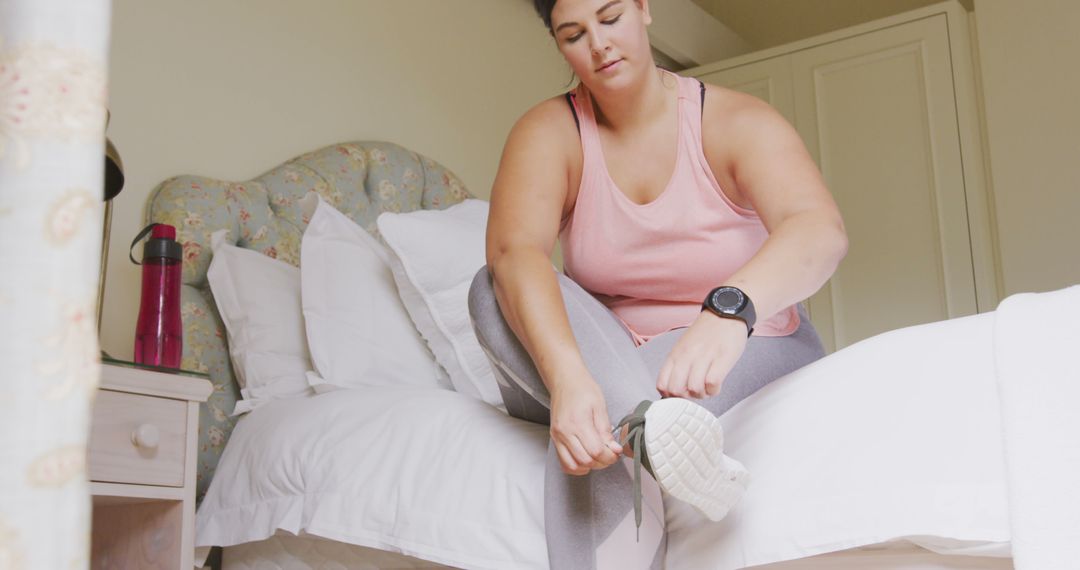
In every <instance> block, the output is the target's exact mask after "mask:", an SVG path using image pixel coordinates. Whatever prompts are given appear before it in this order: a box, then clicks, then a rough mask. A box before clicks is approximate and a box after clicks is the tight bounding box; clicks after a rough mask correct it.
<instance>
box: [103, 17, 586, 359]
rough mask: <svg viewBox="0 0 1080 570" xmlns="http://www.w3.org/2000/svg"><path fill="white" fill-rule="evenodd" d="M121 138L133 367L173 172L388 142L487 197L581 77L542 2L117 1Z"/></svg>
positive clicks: (118, 335)
mask: <svg viewBox="0 0 1080 570" xmlns="http://www.w3.org/2000/svg"><path fill="white" fill-rule="evenodd" d="M112 25H113V28H112V52H111V61H110V65H109V67H110V70H109V71H110V77H109V81H110V95H109V101H110V104H109V107H110V110H111V112H112V122H111V124H110V126H109V130H108V134H109V137H110V138H111V139H112V140H113V141H114V142H115V143H116V145H117V147H118V149H119V150H120V153H121V156H122V158H123V162H124V167H125V172H126V178H127V181H126V184H125V187H124V191H123V193H122V194H121V195H120V196H119V197H118V198H117V199H116V202H115V210H114V219H113V226H112V239H111V245H110V248H111V252H110V258H109V269H108V273H107V279H108V281H107V289H106V296H105V315H104V318H103V322H104V325H103V330H102V346H103V348H104V349H105V350H106V351H108V352H109V353H110V354H112V355H113V356H116V357H124V358H130V356H131V353H132V339H133V338H134V336H133V335H134V325H135V320H136V317H137V313H138V299H139V288H140V285H139V270H138V269H139V268H138V267H136V266H134V265H132V264H131V263H130V262H129V261H128V260H127V249H128V245H129V244H130V242H131V239H132V238H133V237H134V236H135V234H136V233H137V231H138V230H139V229H140V228H141V225H142V221H143V209H144V205H145V202H146V199H147V197H148V195H149V193H150V190H151V189H152V188H153V187H154V186H155V185H156V184H157V183H158V182H160V181H161V180H163V179H164V178H167V177H169V176H172V175H176V174H199V175H205V176H212V177H217V178H224V179H238V180H243V179H248V178H252V177H254V176H257V175H258V174H260V173H262V172H263V171H265V170H267V169H269V168H271V167H273V166H275V165H277V164H278V163H280V162H282V161H284V160H287V159H289V158H291V157H293V156H295V155H297V154H300V153H302V152H304V151H308V150H312V149H314V148H317V147H320V146H323V145H326V144H331V143H334V142H340V141H347V140H365V139H378V140H389V141H393V142H396V143H399V144H402V145H404V146H406V147H408V148H411V149H414V150H416V151H418V152H420V153H423V154H426V155H428V156H430V157H432V158H434V159H435V160H437V161H439V162H441V163H442V164H444V165H445V166H447V167H448V168H450V169H451V170H453V171H454V172H455V173H457V174H458V175H459V176H460V177H461V178H462V180H463V181H464V182H465V184H466V185H467V186H468V187H469V189H470V190H471V191H472V192H473V193H474V194H476V195H478V196H481V197H487V196H489V195H490V187H491V183H492V180H493V179H494V175H495V170H496V168H497V166H498V161H499V155H500V153H501V149H502V144H503V142H504V140H505V137H506V134H507V133H508V131H509V129H510V127H511V126H512V125H513V122H514V120H515V119H516V118H517V117H518V116H520V114H521V113H522V112H524V111H525V110H526V109H527V108H528V107H530V106H531V105H532V104H534V103H536V102H538V101H540V100H541V99H544V98H546V97H549V96H552V95H554V94H556V93H558V92H560V91H562V90H564V89H565V87H566V84H567V81H568V80H569V79H570V72H569V68H568V67H567V66H566V64H565V63H564V62H563V60H562V58H561V56H560V55H559V54H558V52H557V51H556V49H555V47H554V44H553V43H552V41H551V39H550V36H548V34H547V31H546V30H545V29H544V27H543V24H542V23H541V21H540V19H539V18H537V17H536V16H535V14H534V13H533V11H532V6H531V2H524V1H520V0H518V1H510V0H467V1H454V2H447V1H443V0H440V1H434V0H393V1H386V0H320V1H319V2H302V1H299V0H293V1H276V2H265V1H258V0H230V1H229V2H219V1H212V0H186V1H184V2H176V1H171V0H115V1H114V3H113V24H112Z"/></svg>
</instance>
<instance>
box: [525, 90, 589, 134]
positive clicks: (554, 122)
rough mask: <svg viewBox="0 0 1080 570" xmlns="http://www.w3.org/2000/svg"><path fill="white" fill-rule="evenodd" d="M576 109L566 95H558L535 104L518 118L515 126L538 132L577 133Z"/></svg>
mask: <svg viewBox="0 0 1080 570" xmlns="http://www.w3.org/2000/svg"><path fill="white" fill-rule="evenodd" d="M576 125H577V123H576V121H575V119H574V110H573V108H572V107H571V106H570V104H569V102H568V101H567V100H566V95H565V94H563V95H556V96H554V97H551V98H549V99H545V100H543V101H541V102H539V103H537V104H535V105H533V106H532V107H531V108H530V109H529V110H528V111H525V113H524V114H522V115H521V117H520V118H518V120H517V123H515V125H514V128H515V129H517V128H518V127H521V128H522V129H527V130H529V131H532V132H534V133H537V134H547V135H549V136H559V135H562V136H564V137H565V136H566V135H567V134H570V135H574V136H575V137H576V134H577V126H576Z"/></svg>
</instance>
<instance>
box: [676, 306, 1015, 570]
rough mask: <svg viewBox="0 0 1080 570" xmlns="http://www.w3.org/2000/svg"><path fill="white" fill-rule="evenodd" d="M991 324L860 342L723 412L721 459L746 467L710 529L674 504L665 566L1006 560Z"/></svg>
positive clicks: (931, 327) (955, 323)
mask: <svg viewBox="0 0 1080 570" xmlns="http://www.w3.org/2000/svg"><path fill="white" fill-rule="evenodd" d="M993 325H994V315H993V314H983V315H976V316H972V317H965V318H957V319H951V320H947V321H942V322H937V323H931V324H927V325H920V326H915V327H908V328H904V329H899V330H896V331H892V332H888V333H885V334H881V335H878V336H875V337H873V338H870V339H867V340H864V341H862V342H859V343H857V344H854V345H852V346H849V347H847V348H844V349H843V350H840V351H837V352H835V353H833V354H831V355H829V356H826V357H825V358H823V359H821V360H819V361H817V362H814V363H812V364H810V365H809V366H806V367H804V368H802V369H800V370H797V371H795V372H793V373H791V374H789V375H787V376H785V377H783V378H780V379H778V380H776V381H775V382H773V383H771V384H769V385H767V386H765V387H764V388H762V389H761V390H759V391H758V392H756V393H755V394H753V395H752V396H750V397H749V398H747V399H745V400H743V401H742V402H739V403H738V404H736V405H735V406H734V407H733V408H731V409H730V410H728V411H727V412H726V413H725V414H724V415H723V416H721V417H720V421H721V423H722V424H723V426H724V432H725V433H724V436H725V437H724V440H725V449H724V452H725V453H727V454H728V455H730V456H731V457H734V458H735V459H738V460H739V461H741V462H742V463H743V465H745V466H746V468H747V469H749V470H750V477H751V481H750V486H749V488H748V489H747V492H746V494H745V495H744V496H743V499H742V501H741V502H740V503H739V505H738V506H736V507H735V508H734V509H733V510H732V511H731V513H730V514H729V515H728V516H727V518H725V519H724V520H722V521H720V522H716V523H714V522H709V521H707V520H705V519H704V518H703V517H702V516H701V515H700V514H698V513H697V512H696V511H694V509H693V508H692V507H688V506H686V505H685V504H683V503H680V502H679V501H677V500H665V502H664V506H665V509H666V510H667V513H666V515H667V520H668V527H667V528H668V537H669V540H668V558H667V565H668V567H669V568H706V567H709V568H743V567H746V566H758V565H761V564H771V563H774V562H779V561H782V560H790V559H794V558H802V557H806V556H813V555H816V554H822V553H826V552H833V551H838V550H843V549H846V548H854V547H858V546H864V545H870V544H879V543H883V542H889V541H894V540H903V541H906V542H911V543H914V544H917V545H919V546H922V547H924V548H928V549H930V550H933V551H935V552H940V553H946V554H967V555H980V556H1007V555H1008V552H1009V540H1010V536H1011V535H1010V531H1009V506H1008V496H1007V485H1006V479H1005V471H1004V461H1005V460H1004V451H1003V447H1002V437H1001V434H1002V424H1001V416H1000V408H999V406H998V393H997V383H996V381H995V370H994V352H993V342H992V340H993V328H994V326H993Z"/></svg>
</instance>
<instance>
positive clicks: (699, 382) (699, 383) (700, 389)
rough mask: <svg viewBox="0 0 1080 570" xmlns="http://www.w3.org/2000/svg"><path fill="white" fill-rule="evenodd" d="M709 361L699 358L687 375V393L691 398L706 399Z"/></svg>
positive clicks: (692, 364)
mask: <svg viewBox="0 0 1080 570" xmlns="http://www.w3.org/2000/svg"><path fill="white" fill-rule="evenodd" d="M709 364H711V363H710V362H709V361H708V360H702V359H701V358H698V359H697V360H695V361H694V362H693V363H691V365H690V367H689V370H688V371H687V373H686V392H687V393H688V394H690V397H692V398H697V399H701V398H704V397H705V374H706V373H707V372H708V371H709Z"/></svg>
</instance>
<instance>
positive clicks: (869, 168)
mask: <svg viewBox="0 0 1080 570" xmlns="http://www.w3.org/2000/svg"><path fill="white" fill-rule="evenodd" d="M791 58H792V59H791V67H792V74H793V91H794V100H795V117H796V123H795V124H796V128H797V130H798V131H799V133H800V134H801V135H802V137H803V139H804V141H805V142H806V145H807V148H808V149H809V151H810V153H811V154H812V156H813V157H814V158H815V160H816V161H817V163H818V165H819V166H820V168H821V171H822V174H823V175H824V177H825V181H826V184H827V185H828V187H829V190H830V191H831V192H832V194H833V196H834V197H835V199H836V202H837V204H838V205H839V207H840V211H841V213H842V214H843V217H844V223H845V225H846V227H847V233H848V238H849V242H850V247H849V251H848V254H847V257H846V258H845V259H844V261H843V262H842V263H841V265H840V267H839V269H838V270H837V271H836V273H835V274H834V275H833V277H832V279H831V280H830V281H829V282H828V283H827V284H826V285H825V287H823V288H822V290H821V291H820V292H818V293H817V294H816V295H814V296H813V297H812V298H811V299H810V302H809V308H810V312H811V318H812V320H813V322H814V324H815V325H816V326H817V328H818V331H819V333H820V334H821V336H822V340H823V342H824V343H825V345H826V347H827V348H828V349H829V350H835V349H839V348H843V347H844V346H847V345H849V344H852V343H854V342H857V341H859V340H861V339H864V338H867V337H869V336H872V335H875V334H878V333H880V332H884V331H887V330H891V329H896V328H900V327H904V326H909V325H914V324H919V323H926V322H930V321H937V320H941V319H945V318H950V317H957V316H962V315H969V314H974V313H975V312H976V304H975V281H974V275H973V266H972V254H971V243H970V238H969V233H968V217H967V210H966V204H965V199H964V177H963V170H962V163H961V158H960V139H959V132H958V127H957V116H956V101H955V96H954V93H953V76H952V68H951V62H950V52H949V42H948V29H947V26H946V20H945V16H944V15H938V16H933V17H928V18H925V19H921V20H915V21H913V22H909V23H905V24H901V25H897V26H892V27H888V28H884V29H880V30H877V31H874V32H872V33H866V34H862V35H858V36H854V37H850V38H847V39H842V40H838V41H834V42H831V43H827V44H823V45H819V46H816V47H812V48H808V49H804V50H800V51H797V52H794V53H793V54H792V56H791ZM914 356H916V355H913V357H914Z"/></svg>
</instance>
